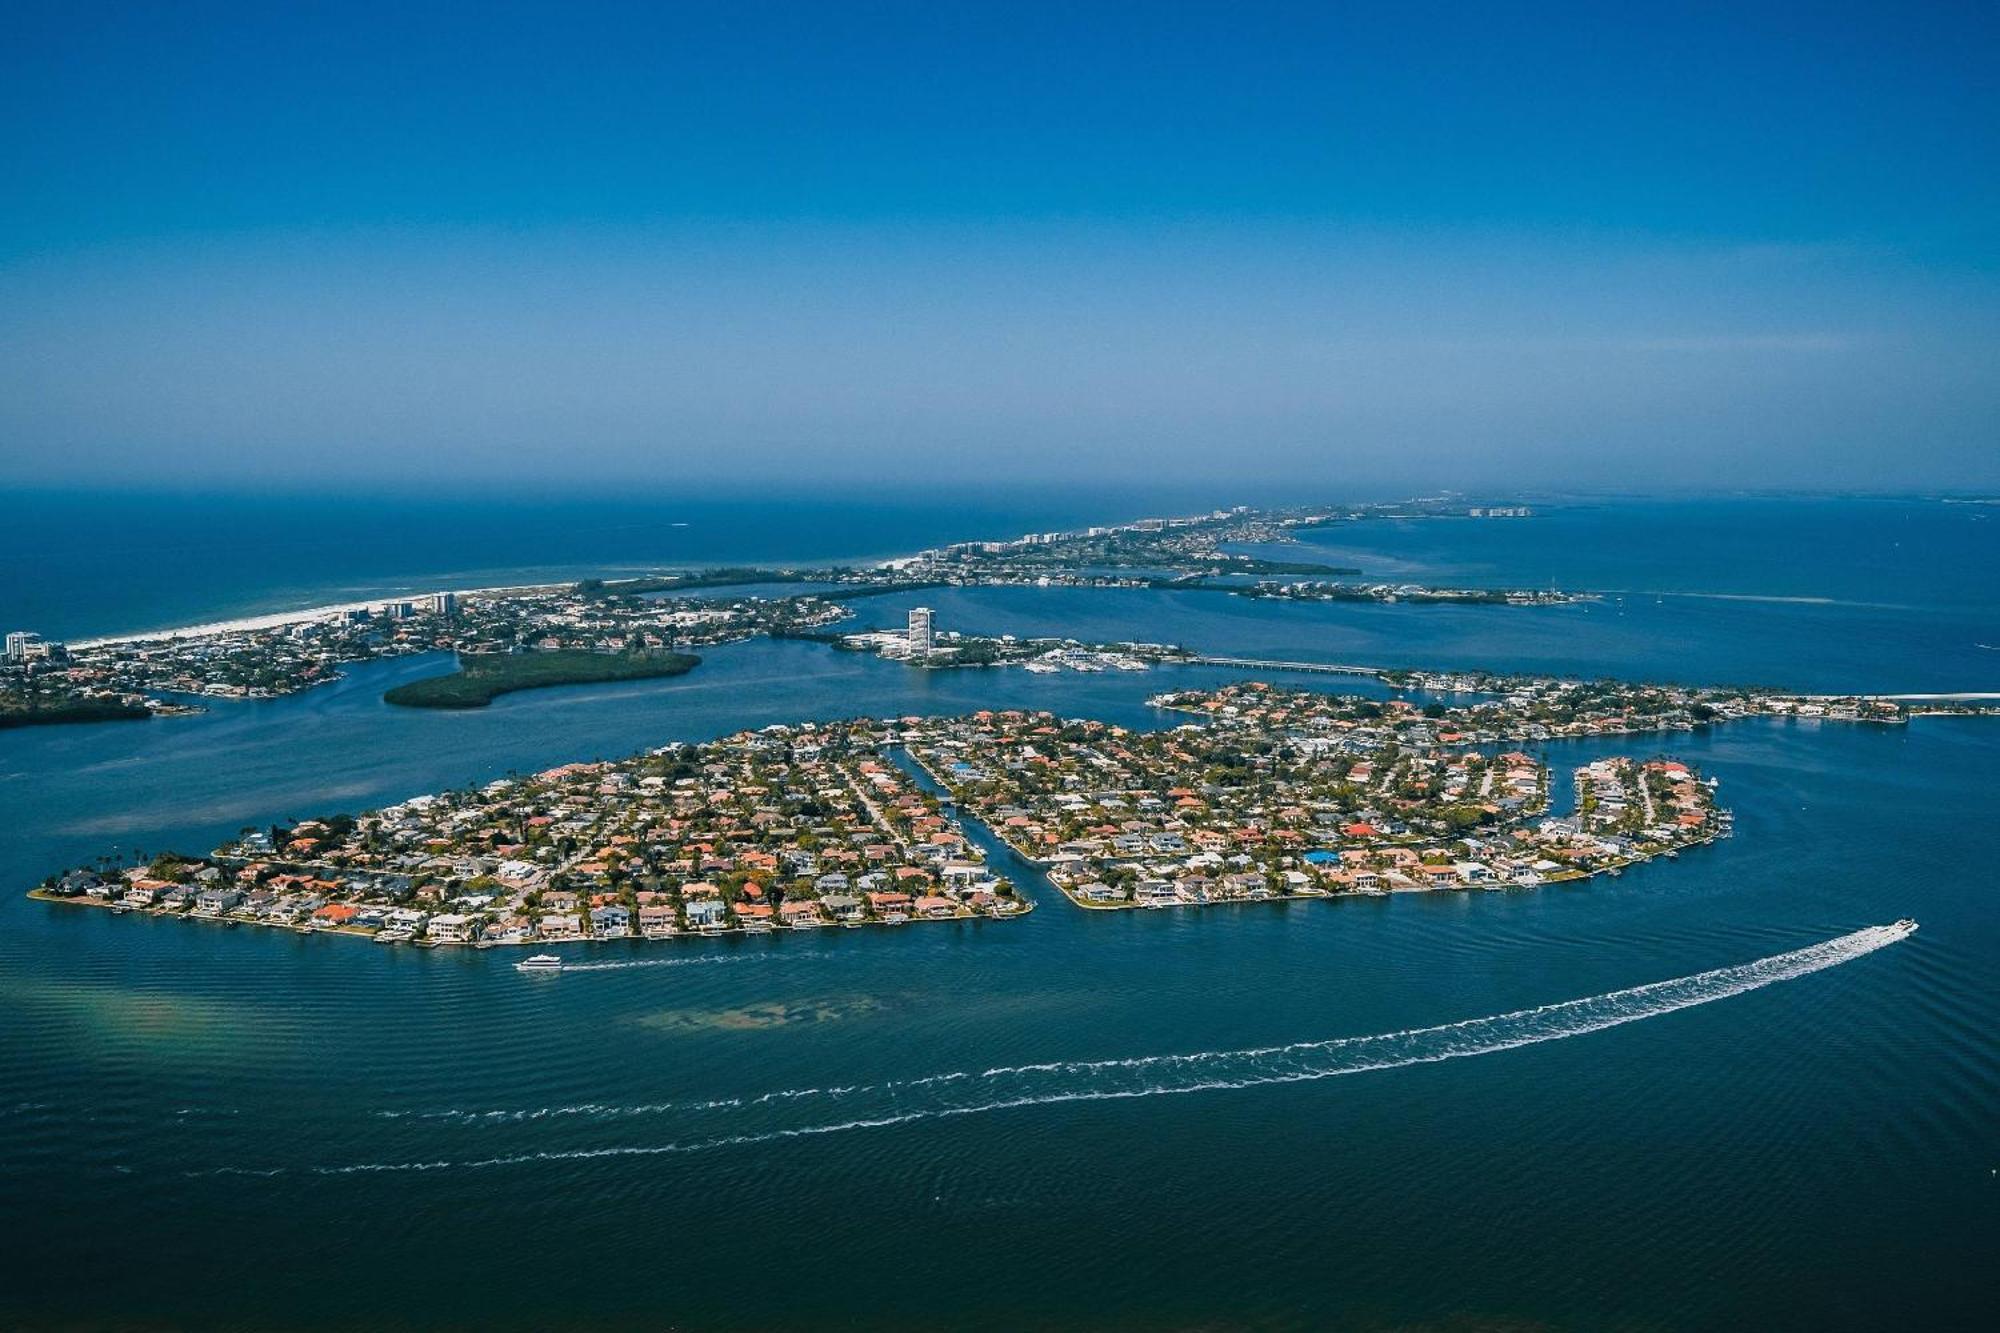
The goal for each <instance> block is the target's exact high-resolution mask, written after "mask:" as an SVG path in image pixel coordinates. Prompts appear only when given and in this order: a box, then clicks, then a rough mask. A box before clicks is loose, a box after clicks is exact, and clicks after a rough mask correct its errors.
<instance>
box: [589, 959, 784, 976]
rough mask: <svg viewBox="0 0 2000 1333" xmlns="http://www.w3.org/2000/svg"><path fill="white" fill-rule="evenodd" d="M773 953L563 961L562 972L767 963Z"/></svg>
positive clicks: (621, 970) (620, 970)
mask: <svg viewBox="0 0 2000 1333" xmlns="http://www.w3.org/2000/svg"><path fill="white" fill-rule="evenodd" d="M778 956H779V955H777V954H775V953H732V954H703V955H702V956H701V957H699V958H628V959H620V960H618V961H616V962H604V963H564V964H563V966H562V974H563V975H564V976H568V975H569V974H570V973H572V972H624V971H627V970H629V969H631V968H635V967H707V966H709V965H711V964H714V963H768V962H770V961H771V960H772V959H773V958H776V957H778Z"/></svg>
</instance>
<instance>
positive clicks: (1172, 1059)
mask: <svg viewBox="0 0 2000 1333" xmlns="http://www.w3.org/2000/svg"><path fill="white" fill-rule="evenodd" d="M1916 928H1917V924H1916V922H1914V921H1907V920H1906V921H1898V922H1895V923H1893V924H1891V925H1886V926H1870V927H1867V928H1866V929H1863V930H1857V931H1855V932H1853V933H1852V934H1848V935H1842V936H1840V937H1838V938H1836V939H1831V940H1826V941H1824V942H1822V943H1820V944H1814V945H1810V946H1808V947H1806V948H1803V949H1796V950H1793V951H1792V952H1790V953H1781V954H1774V955H1773V956H1771V957H1769V958H1760V959H1758V960H1757V961H1755V962H1751V963H1743V964H1739V965H1737V966H1734V967H1724V968H1717V969H1715V970H1713V971H1709V972H1698V973H1696V974H1694V975H1692V976H1686V977H1679V978H1676V979H1674V980H1671V981H1656V982H1652V983H1650V984H1648V985H1644V986H1634V987H1631V988H1630V989H1627V990H1618V991H1611V992H1609V993H1607V994H1603V995H1593V996H1588V997H1586V998H1583V999H1577V1000H1564V1001H1562V1002H1560V1003H1557V1004H1546V1005H1540V1006H1538V1007H1536V1008H1533V1009H1518V1010H1515V1011H1513V1012H1511V1013H1504V1014H1494V1015H1491V1016H1489V1017H1485V1018H1471V1019H1466V1020H1463V1021H1461V1022H1457V1023H1446V1024H1442V1025H1439V1026H1436V1027H1425V1028H1409V1029H1406V1030H1404V1031H1400V1032H1386V1033H1380V1034H1377V1035H1374V1036H1363V1037H1336V1038H1332V1039H1330V1040H1325V1041H1309V1042H1293V1043H1290V1044H1287V1045H1282V1046H1263V1047H1253V1048H1248V1049H1242V1050H1228V1051H1199V1052H1195V1053H1193V1054H1187V1055H1147V1056H1135V1057H1131V1058H1128V1059H1122V1060H1060V1061H1051V1062H1049V1063H1045V1064H1029V1065H1007V1066H1000V1067H996V1068H992V1069H985V1070H978V1071H961V1072H956V1073H946V1074H936V1075H931V1076H929V1077H925V1078H918V1079H910V1080H903V1081H895V1082H886V1083H878V1084H868V1085H861V1086H855V1087H840V1088H805V1089H796V1090H792V1091H788V1092H777V1093H767V1094H763V1095H761V1096H756V1097H750V1098H743V1099H720V1100H718V1101H715V1102H709V1103H702V1102H679V1103H672V1102H666V1103H656V1104H653V1105H638V1106H616V1105H585V1106H575V1107H555V1108H543V1109H541V1110H538V1111H523V1112H514V1111H471V1112H417V1113H414V1118H420V1119H446V1120H454V1121H457V1122H460V1123H466V1124H477V1123H491V1122H493V1121H496V1120H515V1121H524V1120H540V1119H544V1118H552V1117H569V1118H575V1119H582V1120H586V1121H588V1120H612V1119H624V1118H630V1117H635V1116H649V1115H671V1114H679V1113H686V1112H695V1111H700V1110H703V1109H708V1108H715V1109H722V1108H730V1109H732V1110H735V1109H740V1108H744V1107H747V1106H751V1105H777V1104H780V1103H782V1104H786V1105H790V1106H798V1105H808V1106H809V1105H812V1104H815V1103H818V1102H825V1103H827V1104H828V1105H829V1106H833V1105H837V1106H839V1107H840V1108H841V1109H842V1111H844V1112H847V1114H845V1115H843V1116H841V1117H840V1118H838V1119H832V1120H825V1119H822V1120H821V1121H818V1122H813V1123H804V1124H793V1125H782V1124H778V1125H771V1126H769V1127H759V1128H756V1129H754V1130H748V1131H746V1132H740V1133H734V1134H729V1135H724V1136H701V1135H699V1134H695V1135H691V1136H689V1137H686V1138H684V1139H681V1140H678V1141H675V1142H668V1143H652V1144H611V1145H605V1146H578V1147H566V1148H551V1149H546V1150H542V1151H536V1152H523V1153H511V1154H505V1155H499V1156H491V1157H483V1158H457V1159H439V1160H431V1161H406V1162H364V1163H357V1164H353V1165H347V1166H321V1167H314V1168H310V1169H311V1170H312V1172H313V1173H314V1174H319V1175H353V1174H362V1173H377V1172H404V1171H441V1170H452V1169H463V1170H476V1169H479V1168H485V1167H502V1166H521V1165H527V1164H531V1163H536V1162H557V1161H586V1160H592V1159H596V1158H617V1157H653V1156H663V1155H668V1154H678V1153H696V1152H704V1151H708V1150H712V1149H717V1148H728V1147H737V1146H743V1145H749V1144H758V1143H773V1142H779V1141H782V1140H786V1139H796V1138H806V1137H811V1136H815V1135H820V1134H837V1133H843V1132H846V1131H849V1130H858V1129H871V1128H879V1127H883V1126H888V1125H900V1124H908V1123H910V1122H912V1121H919V1120H938V1119H945V1118H948V1117H954V1116H965V1115H980V1114H985V1113H989V1112H995V1111H1003V1110H1008V1109H1010V1108H1015V1107H1026V1106H1047V1105H1054V1104H1059V1103H1066V1102H1090V1101H1108V1100H1115V1099H1122V1098H1136V1097H1160V1096H1172V1095H1177V1094H1184V1093H1194V1092H1208V1091H1216V1090H1222V1089H1232V1088H1251V1087H1260V1086H1264V1085H1267V1084H1279V1083H1299V1082H1310V1081H1314V1080H1318V1079H1325V1078H1334V1077H1338V1076H1340V1075H1343V1074H1360V1073H1367V1072H1370V1071H1374V1070H1384V1069H1400V1068H1404V1067H1406V1066H1409V1065H1419V1064H1435V1063H1438V1062H1441V1061H1445V1060H1459V1059H1464V1058H1466V1057H1468V1056H1475V1055H1491V1054H1495V1053H1497V1052H1500V1051H1508V1050H1513V1049H1515V1048H1517V1047H1522V1046H1534V1045H1538V1044H1540V1043H1542V1042H1548V1041H1561V1040H1563V1039H1565V1038H1568V1037H1580V1036H1583V1035H1585V1034H1587V1033H1591V1032H1600V1031H1603V1030H1604V1029H1606V1028H1612V1027H1619V1026H1622V1025H1623V1024H1626V1023H1636V1022H1638V1021H1640V1020H1641V1019H1647V1018H1657V1017H1659V1016H1661V1015H1663V1014H1670V1013H1674V1012H1676V1011H1678V1010H1682V1009H1690V1008H1693V1007H1695V1006H1696V1005H1702V1004H1711V1003H1713V1002H1714V1001H1717V1000H1726V999H1728V998H1730V997H1731V996H1735V995H1741V994H1744V993H1745V992H1747V991H1753V990H1759V989H1761V988H1763V987H1765V986H1770V985H1775V984H1776V983H1778V982H1781V981H1791V980H1795V979H1796V978H1799V977H1803V976H1808V975H1810V974H1812V973H1814V972H1820V971H1824V970H1826V969H1827V968H1830V967H1838V966H1839V965H1840V964H1842V963H1849V962H1853V961H1854V960H1855V959H1857V958H1862V957H1865V956H1867V955H1868V954H1871V953H1873V952H1875V951H1876V950H1877V949H1882V948H1886V947H1887V946H1889V945H1891V944H1894V943H1896V942H1897V941H1899V940H1904V939H1907V938H1909V936H1910V935H1911V934H1913V933H1914V932H1915V931H1916ZM406 1114H407V1113H406Z"/></svg>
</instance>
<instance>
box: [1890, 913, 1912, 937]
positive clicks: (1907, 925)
mask: <svg viewBox="0 0 2000 1333" xmlns="http://www.w3.org/2000/svg"><path fill="white" fill-rule="evenodd" d="M1894 928H1895V929H1897V930H1900V931H1902V932H1903V933H1904V934H1905V935H1908V934H1911V933H1912V932H1914V931H1915V930H1916V928H1917V919H1916V918H1915V917H1911V916H1906V917H1903V918H1901V919H1900V920H1898V921H1897V922H1896V924H1895V927H1894Z"/></svg>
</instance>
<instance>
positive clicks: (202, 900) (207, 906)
mask: <svg viewBox="0 0 2000 1333" xmlns="http://www.w3.org/2000/svg"><path fill="white" fill-rule="evenodd" d="M242 901H243V891H242V890H241V889H236V888H231V887H230V886H229V885H226V884H212V885H210V886H209V887H208V888H205V889H203V890H202V891H201V892H200V893H198V894H196V895H195V899H194V910H195V911H197V912H200V913H202V914H203V915H206V916H220V915H221V914H222V913H224V912H227V911H230V910H231V909H233V908H234V907H235V906H236V905H237V904H238V903H240V902H242Z"/></svg>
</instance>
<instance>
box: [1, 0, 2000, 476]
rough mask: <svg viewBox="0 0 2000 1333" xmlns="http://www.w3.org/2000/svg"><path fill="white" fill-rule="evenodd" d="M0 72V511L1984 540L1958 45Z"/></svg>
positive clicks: (1970, 100)
mask: <svg viewBox="0 0 2000 1333" xmlns="http://www.w3.org/2000/svg"><path fill="white" fill-rule="evenodd" d="M4 22H5V23H6V25H7V31H6V36H5V40H4V41H0V170H4V172H5V176H6V179H7V180H8V181H9V187H8V188H7V189H6V190H4V191H0V483H12V484H28V485H44V484H59V485H60V484H72V483H79V484H88V483H101V482H117V483H119V484H148V483H154V482H165V481H173V482H176V483H181V484H187V483H198V484H199V483H215V484H244V485H256V486H313V485H323V484H329V483H337V484H343V485H358V486H370V485H396V484H402V483H406V482H424V483H430V482H434V481H436V480H437V479H439V478H451V477H463V476H467V475H468V474H476V475H477V476H478V477H479V478H480V479H481V481H482V482H483V483H485V484H489V485H508V484H518V485H524V486H525V485H546V484H549V483H550V482H553V481H562V482H565V483H574V484H576V485H579V486H586V487H587V486H590V485H602V486H629V485H642V486H681V487H685V486H703V485H715V486H725V485H742V484H758V483H765V482H773V481H776V482H786V483H799V484H811V483H813V482H815V481H817V480H819V479H821V478H848V477H852V476H854V475H855V474H856V473H857V472H861V473H865V474H867V475H871V476H879V477H881V478H883V479H884V480H889V481H894V482H897V483H898V484H910V483H914V484H924V483H929V482H942V481H950V480H954V479H957V478H960V477H963V476H964V475H965V474H966V473H968V472H977V473H979V474H980V475H1004V476H1006V477H1009V478H1011V479H1013V480H1016V481H1020V482H1024V483H1029V484H1065V483H1072V484H1084V483H1088V484H1092V485H1100V486H1101V485H1103V484H1107V483H1108V484H1116V483H1117V482H1119V480H1120V479H1122V478H1127V477H1132V476H1134V475H1137V474H1141V473H1143V474H1145V475H1147V476H1149V477H1151V478H1154V479H1160V478H1173V479H1175V480H1188V481H1198V480H1201V479H1203V478H1207V477H1211V476H1212V477H1218V478H1221V477H1230V476H1237V477H1248V478H1254V479H1257V480H1259V481H1268V480H1271V479H1278V478H1285V477H1288V476H1293V475H1305V476H1310V477H1311V478H1312V479H1313V480H1314V482H1315V484H1316V486H1317V487H1319V488H1326V487H1329V486H1331V487H1334V488H1335V489H1338V486H1339V483H1340V482H1342V481H1345V480H1351V481H1352V482H1353V484H1354V485H1355V486H1356V487H1357V488H1362V487H1371V488H1372V487H1380V486H1384V485H1389V486H1393V485H1397V484H1409V485H1417V486H1422V485H1449V484H1454V483H1457V482H1462V483H1464V484H1467V485H1475V486H1490V485H1493V484H1496V483H1501V482H1506V481H1518V482H1520V483H1521V484H1524V485H1530V486H1562V485H1577V486H1589V487H1606V486H1612V487H1623V486H1631V487H1647V486H1662V485H1674V486H1737V485H1749V486H1770V485H1799V486H1814V487H1849V486H1851V487H1873V488H1885V487H1886V488H1897V489H1904V488H1923V487H1965V488H2000V462H1997V461H1996V460H2000V448H1996V447H1995V440H1994V422H1995V421H1996V420H2000V388H1997V387H1996V386H2000V354H1996V353H2000V318H1996V315H2000V305H1996V300H1995V298H1996V294H1997V293H1996V289H1995V282H1994V272H1993V270H1994V259H1995V234H1996V233H1995V224H1996V221H2000V198H1996V192H2000V170H1996V167H2000V163H1996V161H1995V157H1996V148H1995V130H1996V127H2000V114H1996V112H2000V107H1996V98H1997V97H2000V94H1996V92H1995V91H1994V81H1993V80H1992V79H1991V77H1990V71H1991V70H1992V69H1993V68H1995V67H1996V60H1995V58H1996V56H2000V41H1996V37H2000V10H1995V9H1994V8H1993V7H1992V6H1970V5H1968V6H1952V5H1926V6H1907V5H1906V6H1889V5H1881V6H1851V5H1838V4H1834V5H1813V6H1806V5H1798V6H1783V7H1759V6H1744V5H1734V6H1714V7H1684V6H1677V7H1673V8H1671V9H1666V8H1657V9H1656V8H1653V7H1649V6H1644V5H1632V6H1601V5H1589V6H1573V7H1565V6H1557V5H1505V4H1496V5H1449V6H1424V5H1380V6H1368V7H1362V6H1346V5H1334V4H1317V5H1298V6H1286V5H1227V6H1224V5H1213V6H1194V5H1189V6H1175V5H1161V4H1152V5H1131V6H1125V5H1109V4H1105V5H1066V6H1058V5H1036V4H1025V3H1015V4H1010V5H993V6H982V5H952V4H942V3H933V4H925V5H869V4H853V5H829V4H812V5H794V6H783V5H664V4H655V5H643V6H571V5H565V6H556V5H548V6H508V5H471V4H463V5H420V4H399V5H394V6H383V7H380V8H371V7H368V6H363V5H355V4H346V5H328V6H322V7H314V6H247V5H246V6H223V5H211V6H203V5H187V6H129V5H126V6H105V7H102V8H93V7H91V6H88V5H79V4H63V5H47V6H39V5H22V4H19V3H16V4H14V5H11V6H9V7H8V8H7V10H6V14H5V17H4Z"/></svg>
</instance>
